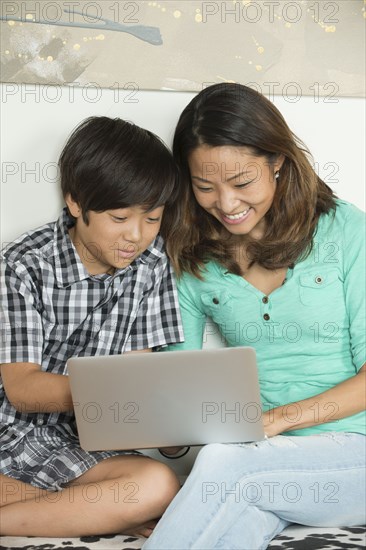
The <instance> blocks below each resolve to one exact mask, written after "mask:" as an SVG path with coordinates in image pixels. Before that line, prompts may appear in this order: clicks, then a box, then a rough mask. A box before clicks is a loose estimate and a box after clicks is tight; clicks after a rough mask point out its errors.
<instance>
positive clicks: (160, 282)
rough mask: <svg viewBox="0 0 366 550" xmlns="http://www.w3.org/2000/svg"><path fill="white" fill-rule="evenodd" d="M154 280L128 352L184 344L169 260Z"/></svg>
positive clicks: (154, 276) (141, 306) (161, 264)
mask: <svg viewBox="0 0 366 550" xmlns="http://www.w3.org/2000/svg"><path fill="white" fill-rule="evenodd" d="M152 281H153V283H152V284H151V285H150V289H149V290H148V291H147V292H146V293H145V294H144V296H143V298H142V300H141V302H140V305H139V309H138V312H137V315H136V319H135V321H134V323H133V325H132V327H131V332H130V338H129V346H128V347H126V351H129V350H142V349H153V348H158V347H160V346H165V345H167V344H175V343H177V342H182V341H183V327H182V321H181V315H180V311H179V301H178V293H177V287H176V281H175V275H174V272H173V269H172V267H171V265H170V263H169V262H168V260H167V258H165V260H163V261H162V262H161V263H160V266H159V267H158V268H155V270H154V275H153V278H152Z"/></svg>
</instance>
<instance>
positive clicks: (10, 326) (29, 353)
mask: <svg viewBox="0 0 366 550" xmlns="http://www.w3.org/2000/svg"><path fill="white" fill-rule="evenodd" d="M0 269H1V273H0V278H1V285H0V288H1V305H0V328H1V347H0V363H20V362H24V363H36V364H38V365H41V364H42V348H43V328H42V319H41V315H40V313H39V311H38V310H37V302H38V299H37V292H36V290H35V289H34V287H33V285H32V283H31V280H30V277H29V275H28V274H27V272H26V269H25V268H24V266H22V265H17V266H11V265H9V264H7V263H6V262H4V261H2V262H1V267H0Z"/></svg>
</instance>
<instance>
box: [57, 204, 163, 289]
mask: <svg viewBox="0 0 366 550" xmlns="http://www.w3.org/2000/svg"><path fill="white" fill-rule="evenodd" d="M73 225H75V221H74V220H73V218H72V217H71V216H70V215H69V213H68V211H67V208H64V209H63V210H62V213H61V215H60V217H59V219H58V220H57V222H56V223H55V228H54V242H53V252H54V258H55V270H56V280H57V283H58V286H59V287H68V286H70V285H72V284H73V283H76V282H78V281H82V280H84V279H88V278H93V279H94V278H98V279H100V280H103V279H105V278H107V277H109V276H108V275H105V274H103V275H97V276H92V275H90V274H89V273H88V271H87V270H86V268H85V266H84V264H83V263H82V261H81V259H80V256H79V254H78V253H77V252H76V249H75V246H74V244H73V242H72V240H71V238H70V236H69V229H70V228H71V227H73ZM164 256H165V251H164V241H163V239H162V237H161V236H160V235H157V237H156V238H155V239H154V240H153V242H152V243H151V244H150V246H149V247H148V248H147V249H146V250H145V251H144V252H143V253H142V254H141V255H140V256H139V257H138V258H136V260H134V261H133V262H132V263H131V265H129V266H128V267H127V268H123V269H119V270H117V271H116V272H115V274H114V275H113V278H115V277H118V276H121V275H124V274H125V273H126V271H127V270H128V269H133V270H135V269H137V268H138V266H139V265H140V264H147V265H149V267H151V268H153V267H154V266H155V264H156V263H157V262H158V261H159V260H160V259H161V258H163V257H164Z"/></svg>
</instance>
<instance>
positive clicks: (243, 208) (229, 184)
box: [188, 145, 284, 239]
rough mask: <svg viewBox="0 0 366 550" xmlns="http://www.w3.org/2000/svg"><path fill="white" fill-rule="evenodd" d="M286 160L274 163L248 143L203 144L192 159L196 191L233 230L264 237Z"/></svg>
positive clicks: (190, 158) (204, 202)
mask: <svg viewBox="0 0 366 550" xmlns="http://www.w3.org/2000/svg"><path fill="white" fill-rule="evenodd" d="M283 161H284V157H283V156H280V157H279V158H278V160H277V161H276V162H275V164H274V165H272V166H271V165H270V164H269V163H268V161H267V159H266V158H265V157H256V156H254V155H253V154H252V153H251V152H250V150H249V149H248V148H247V147H234V146H220V147H211V146H208V145H201V146H200V147H198V148H197V149H195V150H194V151H193V153H191V155H190V156H189V159H188V164H189V169H190V173H191V179H192V187H193V192H194V195H195V197H196V199H197V202H198V203H199V204H200V205H201V206H202V208H204V209H205V210H206V211H207V212H208V213H209V214H211V215H212V216H214V217H215V218H216V219H217V220H219V222H220V223H222V225H223V226H225V227H226V229H227V230H228V231H230V233H232V234H233V235H250V236H251V237H253V238H255V239H260V238H261V237H262V235H263V233H264V229H265V219H264V216H265V214H266V213H267V212H268V210H269V209H270V208H271V205H272V202H273V197H274V195H275V192H276V185H277V184H276V178H275V172H276V171H277V170H279V169H280V168H281V166H282V163H283Z"/></svg>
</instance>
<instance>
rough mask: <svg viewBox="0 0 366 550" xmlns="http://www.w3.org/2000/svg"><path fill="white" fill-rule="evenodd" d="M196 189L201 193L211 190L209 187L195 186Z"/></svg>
mask: <svg viewBox="0 0 366 550" xmlns="http://www.w3.org/2000/svg"><path fill="white" fill-rule="evenodd" d="M197 189H198V190H199V191H201V192H202V193H209V192H210V191H212V189H211V187H197Z"/></svg>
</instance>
